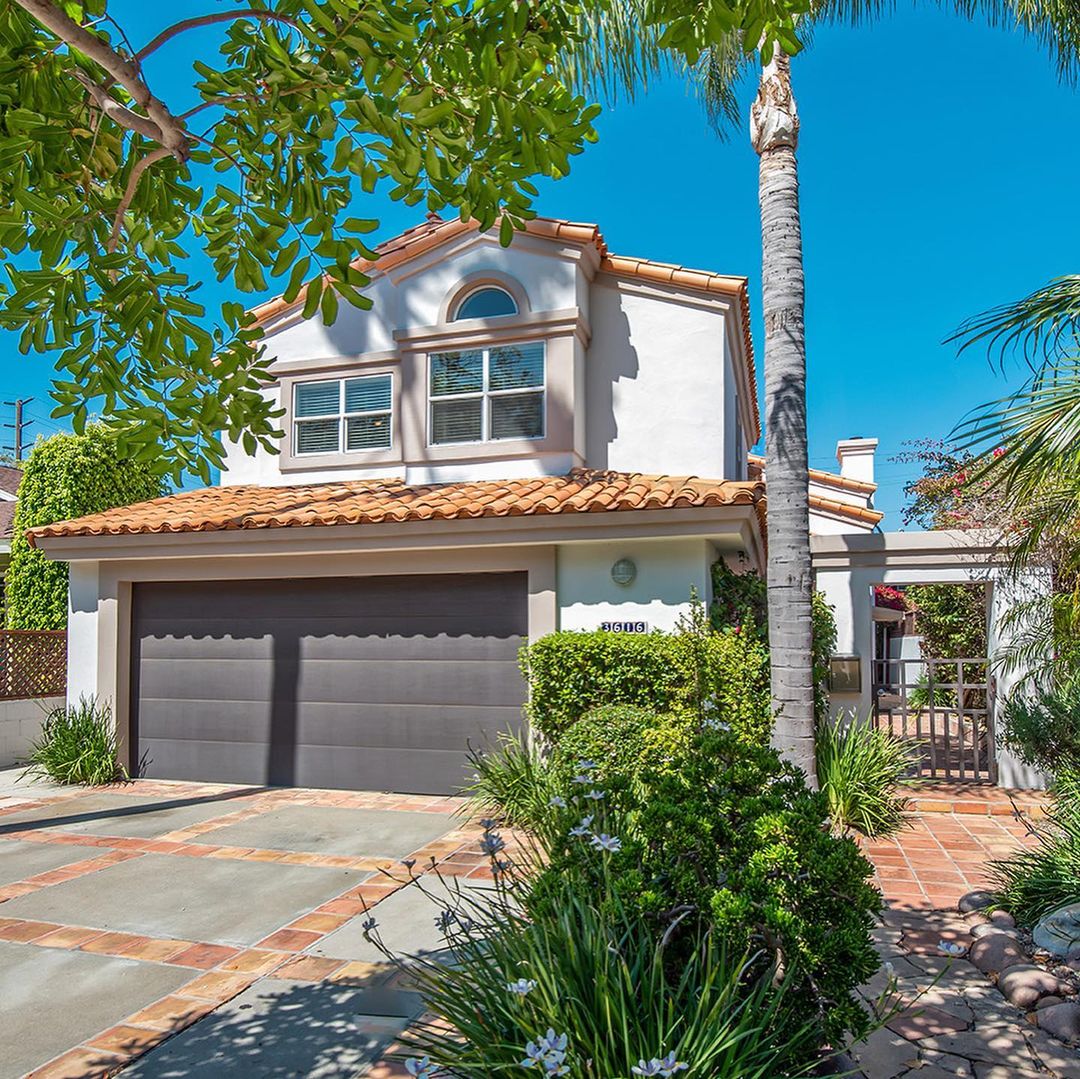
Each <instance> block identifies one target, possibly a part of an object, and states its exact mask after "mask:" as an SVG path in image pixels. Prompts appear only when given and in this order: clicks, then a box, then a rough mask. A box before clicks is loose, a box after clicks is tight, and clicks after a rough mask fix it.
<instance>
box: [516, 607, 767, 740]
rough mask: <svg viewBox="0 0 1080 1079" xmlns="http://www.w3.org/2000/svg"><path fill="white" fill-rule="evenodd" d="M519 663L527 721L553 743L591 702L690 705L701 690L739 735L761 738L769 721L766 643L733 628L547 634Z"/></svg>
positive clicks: (661, 707) (671, 708) (663, 707)
mask: <svg viewBox="0 0 1080 1079" xmlns="http://www.w3.org/2000/svg"><path fill="white" fill-rule="evenodd" d="M522 665H523V669H524V671H525V673H526V676H527V678H528V680H529V704H528V713H529V719H530V721H531V723H532V725H533V727H534V728H535V729H536V730H537V731H539V732H540V733H541V734H542V735H543V736H544V737H545V738H546V739H547V740H548V741H550V742H552V743H555V742H557V741H558V739H559V737H560V736H561V735H562V733H563V732H564V731H566V730H567V729H568V728H569V727H570V726H571V725H572V724H573V723H575V722H576V721H577V720H578V719H580V718H581V716H583V715H584V714H585V713H586V712H589V711H591V710H592V709H594V708H597V707H600V706H603V705H611V704H618V705H632V706H636V707H639V708H646V709H649V710H650V711H653V712H662V713H667V712H675V711H687V710H689V711H696V709H697V705H698V699H699V695H700V693H701V692H702V691H704V693H705V695H706V696H711V697H712V698H713V699H714V700H715V702H716V704H717V706H718V707H719V708H720V710H721V711H723V713H724V714H725V715H728V716H730V718H731V723H732V726H733V727H734V728H735V729H736V730H737V731H738V732H739V733H740V735H742V736H743V737H744V738H745V739H746V740H748V741H765V740H767V739H768V736H769V731H770V729H771V726H772V718H771V711H770V702H769V657H768V648H767V646H766V645H765V644H764V643H763V642H761V641H760V640H758V639H756V638H755V637H754V636H752V635H750V634H747V633H744V632H742V631H741V630H740V629H739V628H732V629H729V630H725V631H723V632H721V633H707V634H705V635H703V636H699V635H697V634H694V633H661V632H659V631H657V632H653V633H610V632H606V631H603V630H600V631H597V632H579V631H563V632H560V633H551V634H549V635H548V636H546V637H541V638H540V640H538V641H537V642H536V643H535V644H532V645H529V646H527V647H526V648H525V649H524V650H523V652H522ZM699 665H701V666H702V667H703V670H701V671H699V670H698V667H699ZM699 679H700V680H702V681H704V683H705V684H704V686H699Z"/></svg>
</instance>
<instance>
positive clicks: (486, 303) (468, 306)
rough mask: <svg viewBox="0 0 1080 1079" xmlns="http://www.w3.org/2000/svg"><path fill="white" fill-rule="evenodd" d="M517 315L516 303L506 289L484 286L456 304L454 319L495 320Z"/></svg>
mask: <svg viewBox="0 0 1080 1079" xmlns="http://www.w3.org/2000/svg"><path fill="white" fill-rule="evenodd" d="M517 313H518V306H517V303H516V302H515V300H514V297H513V296H511V295H510V293H509V292H507V291H506V289H502V288H495V287H494V286H493V285H485V286H484V287H483V288H478V289H476V291H475V292H470V293H469V294H468V296H466V297H465V299H464V300H462V301H461V303H459V304H458V309H457V314H455V315H454V319H455V320H457V319H459V318H496V317H497V316H498V315H516V314H517Z"/></svg>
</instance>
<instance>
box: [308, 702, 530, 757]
mask: <svg viewBox="0 0 1080 1079" xmlns="http://www.w3.org/2000/svg"><path fill="white" fill-rule="evenodd" d="M520 727H521V709H520V707H503V708H496V707H480V706H477V705H468V706H462V707H457V708H445V707H442V706H435V705H429V706H426V707H425V706H417V705H411V704H396V705H393V704H392V705H385V704H384V705H372V704H356V705H346V704H313V703H310V702H308V703H305V704H303V705H300V706H299V708H298V710H297V715H296V740H297V742H298V744H300V745H323V746H350V745H352V746H355V745H356V744H357V732H358V731H362V732H363V739H364V745H366V746H370V747H380V748H383V749H407V748H409V747H413V748H416V749H447V750H450V749H455V748H459V747H464V746H466V745H468V744H469V743H472V744H473V745H479V744H481V743H482V742H483V741H484V740H485V735H487V736H488V737H493V736H494V733H495V732H496V731H506V730H518V729H520Z"/></svg>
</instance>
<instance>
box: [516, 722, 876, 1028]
mask: <svg viewBox="0 0 1080 1079" xmlns="http://www.w3.org/2000/svg"><path fill="white" fill-rule="evenodd" d="M722 726H723V725H722V723H720V722H719V721H706V723H705V724H704V725H703V727H702V726H699V725H697V724H695V723H693V722H691V721H690V720H688V719H686V718H685V717H684V718H683V719H680V718H678V717H671V718H668V717H664V718H657V717H653V719H652V722H651V723H650V722H648V719H647V717H644V716H641V715H640V714H634V713H633V712H631V711H629V710H624V711H623V712H621V713H620V712H614V713H613V712H611V711H608V710H605V711H601V712H597V713H593V714H592V715H590V716H588V717H586V718H585V719H583V720H581V721H579V723H578V724H577V725H576V726H575V728H573V729H572V730H571V732H568V734H567V735H565V736H564V738H563V739H562V740H561V741H560V743H559V745H558V746H557V747H556V749H555V751H554V760H553V770H554V771H555V773H556V774H557V775H560V776H565V775H566V774H567V773H568V772H571V771H577V772H582V771H583V769H586V768H587V767H588V765H589V764H595V765H596V766H597V767H596V768H595V770H594V771H591V772H590V771H585V772H584V774H582V775H580V778H578V780H577V782H575V778H573V777H572V778H571V781H570V789H571V790H573V791H575V792H576V794H575V797H574V798H572V799H570V800H569V802H570V804H569V805H568V807H567V809H566V810H565V811H564V814H563V819H562V823H561V827H560V828H559V829H558V830H557V831H549V832H548V835H549V839H548V843H547V847H548V850H547V854H548V857H549V858H550V867H549V869H548V870H547V871H546V874H545V875H544V876H543V877H542V878H541V880H540V881H539V882H538V884H537V895H538V896H540V897H542V896H543V889H544V884H545V882H547V881H556V882H557V881H560V880H561V879H563V878H565V877H573V876H579V877H581V878H582V880H583V883H582V888H583V889H584V891H585V892H586V893H587V894H588V893H589V892H590V890H591V889H600V888H601V885H602V884H603V886H604V887H608V888H610V889H611V891H612V893H613V895H614V896H615V897H617V900H618V903H620V904H621V905H622V906H624V907H625V908H626V909H630V910H634V911H637V912H639V913H640V915H641V916H642V917H643V918H645V919H646V921H647V922H648V923H649V924H650V925H652V926H653V931H654V933H656V934H658V935H660V936H661V937H663V938H666V939H667V940H668V947H669V949H671V952H672V955H678V954H681V953H680V951H679V949H680V948H690V949H692V948H693V947H694V944H695V941H696V940H697V939H698V938H697V933H699V932H700V931H701V930H702V929H703V928H706V929H708V930H709V931H711V932H714V933H716V934H718V935H719V937H720V938H721V939H722V940H723V941H724V943H725V946H726V947H727V948H728V949H729V950H730V951H731V953H732V954H739V953H742V952H743V951H747V950H749V951H754V952H756V951H757V949H762V951H761V953H760V959H759V961H760V962H761V963H763V964H764V963H766V962H768V963H770V964H771V963H773V962H776V963H778V964H780V965H781V966H782V968H783V969H784V970H785V971H786V972H787V973H788V977H789V979H790V984H791V1002H792V1007H793V1008H794V1009H795V1017H796V1019H797V1021H798V1022H812V1023H813V1024H815V1030H816V1033H817V1035H818V1037H819V1038H820V1043H819V1044H824V1043H825V1042H826V1041H831V1043H832V1044H834V1045H835V1044H839V1043H840V1040H841V1039H842V1038H843V1035H844V1032H845V1031H853V1032H859V1031H863V1030H865V1029H866V1023H867V1019H866V1015H865V1013H864V1011H863V1008H862V1007H861V1005H860V1003H859V1000H858V998H857V995H856V993H855V990H856V988H857V987H858V986H859V985H860V984H861V983H862V982H863V981H865V980H866V979H867V978H868V977H869V976H870V975H871V974H872V973H873V971H874V970H875V969H876V967H877V962H878V960H877V956H876V953H875V952H874V949H873V946H872V944H871V941H870V938H869V930H870V928H871V926H872V924H873V916H874V915H875V914H876V912H877V911H878V910H879V908H880V896H879V895H878V893H877V891H876V890H875V889H874V888H873V887H872V886H871V884H870V883H869V881H870V878H871V876H872V868H871V866H870V864H869V863H868V862H867V861H866V859H865V858H863V856H862V855H861V854H860V853H859V850H858V848H857V846H856V845H855V843H854V842H853V841H852V840H851V839H850V838H847V837H840V836H835V835H833V834H831V833H830V831H829V827H828V804H827V800H826V798H825V796H824V795H821V794H817V793H813V792H811V791H809V790H808V789H807V787H806V785H805V781H804V779H803V777H802V775H801V773H800V772H798V770H797V769H795V768H793V767H792V766H791V765H789V764H787V763H784V762H782V761H781V760H780V758H779V756H778V755H777V753H776V752H775V751H774V750H773V749H771V748H770V747H768V746H765V745H754V744H747V743H746V742H744V741H740V740H739V739H738V738H736V736H735V735H734V734H733V733H731V732H729V731H725V730H723V729H722ZM612 737H616V738H618V739H619V741H620V744H619V746H618V748H617V749H613V748H610V739H611V738H612ZM571 750H572V751H573V752H571ZM579 750H585V751H586V752H589V753H591V754H592V757H591V758H589V760H588V761H586V762H585V763H584V764H582V763H581V762H578V761H577V760H576V759H575V758H576V754H577V751H579ZM582 781H586V782H585V783H583V782H582ZM593 785H595V788H597V789H598V790H601V791H603V797H602V798H600V799H598V800H593V799H591V798H589V796H588V792H589V790H590V789H591V788H592V786H593ZM582 816H585V817H590V816H591V817H592V818H593V820H591V821H589V822H588V823H589V827H590V828H591V830H592V831H593V832H594V833H595V832H608V831H615V830H616V829H617V834H618V837H619V839H620V841H621V849H620V850H618V851H617V852H615V853H612V854H611V856H610V862H609V863H605V864H608V865H609V866H610V876H609V878H605V880H604V881H601V879H600V878H598V877H597V875H596V869H595V862H594V860H593V859H592V858H591V857H590V853H591V852H590V850H589V848H588V847H586V846H585V845H583V843H582V842H581V841H579V840H577V839H575V838H574V837H573V836H568V834H567V832H568V828H569V826H570V825H571V824H576V823H577V820H578V818H580V817H582Z"/></svg>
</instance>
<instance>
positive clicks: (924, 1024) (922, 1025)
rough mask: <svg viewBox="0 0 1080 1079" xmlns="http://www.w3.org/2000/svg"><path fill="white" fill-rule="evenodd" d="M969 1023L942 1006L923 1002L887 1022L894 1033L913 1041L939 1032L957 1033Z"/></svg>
mask: <svg viewBox="0 0 1080 1079" xmlns="http://www.w3.org/2000/svg"><path fill="white" fill-rule="evenodd" d="M969 1025H970V1024H969V1023H968V1022H966V1021H965V1020H963V1019H960V1018H958V1017H957V1016H955V1015H950V1014H949V1013H948V1012H946V1011H943V1010H942V1009H941V1008H935V1007H933V1006H932V1005H924V1004H922V1003H919V1004H916V1005H915V1007H913V1008H908V1009H906V1010H905V1011H902V1012H900V1014H899V1015H897V1016H894V1017H893V1018H892V1019H890V1020H889V1022H888V1023H887V1024H886V1026H888V1028H889V1029H890V1030H891V1031H892V1032H893V1033H894V1034H899V1035H900V1037H902V1038H907V1039H908V1041H913V1042H914V1041H919V1040H920V1039H921V1038H932V1037H935V1036H937V1035H938V1034H955V1033H956V1032H957V1031H961V1030H967V1028H968V1026H969Z"/></svg>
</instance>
